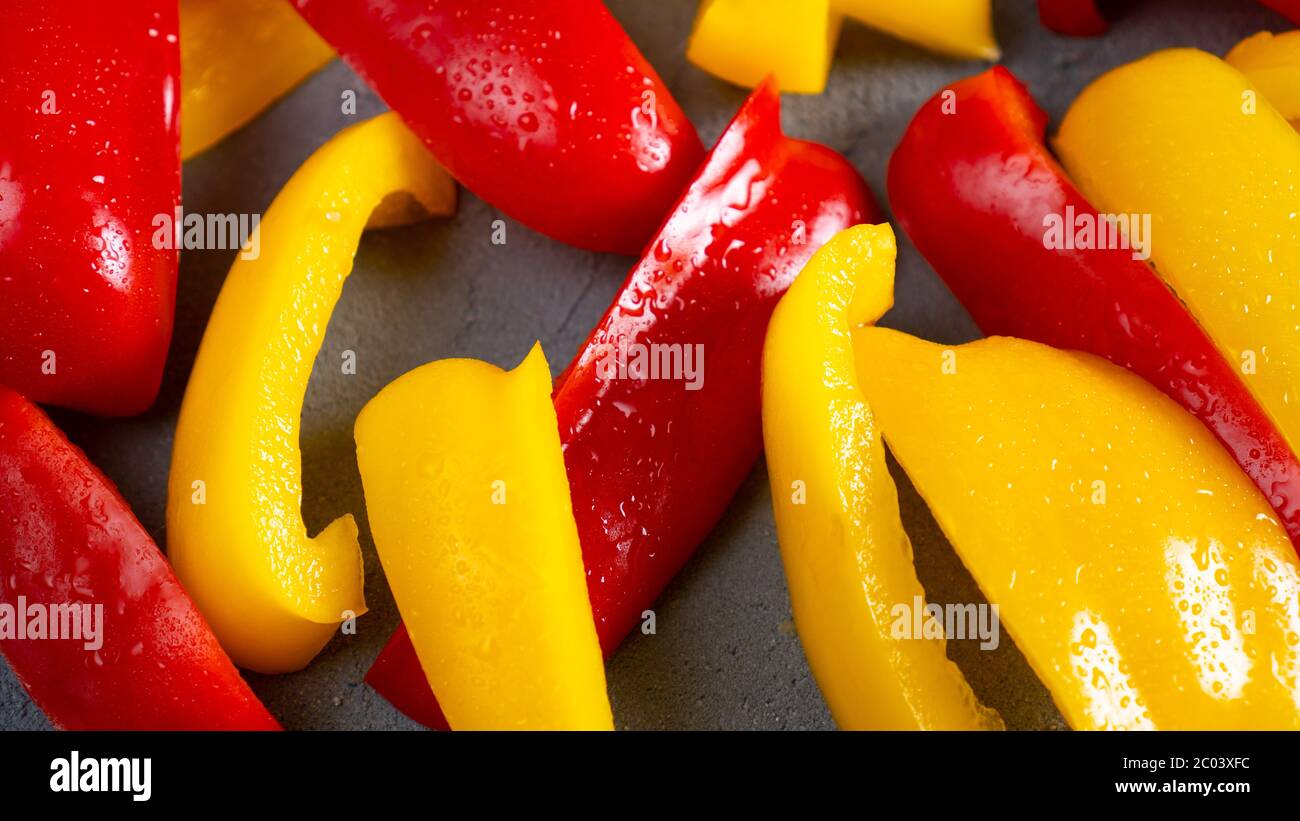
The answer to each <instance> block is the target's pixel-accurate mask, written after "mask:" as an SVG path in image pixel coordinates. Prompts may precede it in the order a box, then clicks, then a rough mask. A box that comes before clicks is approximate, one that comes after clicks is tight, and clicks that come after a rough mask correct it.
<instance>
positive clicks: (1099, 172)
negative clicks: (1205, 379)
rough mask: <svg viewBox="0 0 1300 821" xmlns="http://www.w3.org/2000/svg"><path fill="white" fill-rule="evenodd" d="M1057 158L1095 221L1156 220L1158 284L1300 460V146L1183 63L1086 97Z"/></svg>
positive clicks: (1179, 55)
mask: <svg viewBox="0 0 1300 821" xmlns="http://www.w3.org/2000/svg"><path fill="white" fill-rule="evenodd" d="M1056 145H1057V148H1058V150H1059V152H1060V154H1061V157H1062V159H1063V160H1064V162H1065V165H1066V167H1067V168H1068V169H1069V171H1070V174H1071V175H1072V177H1073V178H1074V180H1075V182H1076V183H1077V184H1078V186H1079V188H1080V189H1082V191H1083V192H1084V194H1085V195H1086V196H1087V197H1088V199H1089V200H1091V202H1092V203H1093V205H1095V206H1097V208H1098V209H1099V210H1100V211H1102V212H1103V213H1114V214H1138V215H1148V214H1149V215H1150V216H1151V237H1150V245H1151V251H1152V261H1153V262H1154V263H1155V267H1156V270H1157V271H1158V272H1159V273H1160V275H1161V276H1162V277H1163V278H1164V279H1165V281H1166V282H1167V283H1168V284H1169V285H1170V287H1172V288H1173V290H1174V291H1175V292H1176V293H1177V294H1178V296H1179V297H1181V298H1182V300H1183V301H1184V302H1185V303H1186V304H1187V307H1188V308H1189V309H1190V310H1191V312H1192V314H1193V315H1194V316H1195V317H1196V319H1197V320H1198V321H1199V322H1200V323H1201V326H1202V327H1204V328H1205V330H1206V331H1207V332H1208V333H1209V335H1210V338H1211V339H1213V340H1214V342H1215V344H1216V345H1217V346H1218V347H1219V349H1220V350H1221V351H1223V352H1224V355H1225V356H1226V357H1227V358H1228V359H1229V361H1231V362H1234V363H1238V364H1239V369H1240V370H1241V372H1242V374H1243V378H1244V380H1245V382H1246V384H1247V386H1248V387H1249V388H1250V390H1251V391H1252V393H1253V394H1254V395H1255V397H1256V399H1258V400H1259V403H1260V404H1261V405H1262V406H1263V407H1264V409H1265V410H1266V411H1267V412H1268V414H1269V415H1270V417H1271V418H1272V420H1273V422H1274V424H1276V425H1277V427H1278V430H1279V431H1281V433H1282V435H1283V436H1284V437H1286V439H1287V442H1288V443H1289V444H1290V445H1291V449H1292V450H1293V451H1296V452H1300V390H1298V389H1300V276H1298V275H1297V274H1300V134H1297V133H1296V131H1295V129H1293V128H1291V126H1290V125H1289V124H1288V123H1287V121H1286V120H1285V119H1283V117H1282V116H1281V115H1280V114H1279V113H1278V112H1277V111H1276V110H1275V109H1274V108H1273V107H1272V106H1271V105H1270V104H1269V103H1268V101H1267V100H1265V99H1263V98H1261V97H1260V95H1259V93H1258V92H1257V90H1256V89H1255V88H1254V87H1253V86H1252V85H1251V84H1250V81H1249V80H1247V79H1246V77H1244V76H1243V75H1242V74H1241V73H1240V72H1238V71H1237V70H1236V69H1234V68H1232V67H1231V66H1229V65H1228V64H1227V63H1224V62H1223V61H1222V60H1219V59H1218V58H1217V57H1213V56H1211V55H1209V54H1206V53H1204V52H1200V51H1195V50H1192V49H1176V50H1170V51H1163V52H1159V53H1157V54H1154V55H1152V56H1150V57H1147V58H1145V59H1142V60H1139V61H1137V62H1135V63H1131V64H1129V65H1126V66H1123V67H1121V68H1118V69H1115V70H1114V71H1112V72H1110V73H1109V74H1106V75H1104V76H1103V77H1101V78H1100V79H1098V80H1097V81H1096V82H1094V83H1093V84H1092V85H1090V86H1089V87H1088V88H1087V89H1085V90H1084V92H1083V94H1081V95H1080V96H1079V98H1078V99H1077V100H1076V101H1075V103H1074V105H1073V106H1071V107H1070V110H1069V112H1068V113H1067V114H1066V117H1065V121H1064V122H1063V123H1062V125H1061V131H1060V135H1059V137H1058V138H1057V142H1056ZM1292 391H1296V392H1297V395H1296V396H1291V393H1292ZM1206 401H1213V397H1206ZM1296 502H1300V500H1292V503H1296Z"/></svg>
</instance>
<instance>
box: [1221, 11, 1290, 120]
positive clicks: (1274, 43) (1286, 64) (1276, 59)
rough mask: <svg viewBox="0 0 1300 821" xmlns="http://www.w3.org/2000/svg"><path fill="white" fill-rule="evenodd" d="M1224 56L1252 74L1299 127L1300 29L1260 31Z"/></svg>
mask: <svg viewBox="0 0 1300 821" xmlns="http://www.w3.org/2000/svg"><path fill="white" fill-rule="evenodd" d="M1224 59H1225V60H1227V61H1228V65H1230V66H1232V67H1233V68H1235V69H1237V70H1238V71H1240V72H1241V73H1242V74H1245V75H1246V76H1247V77H1249V78H1250V81H1251V82H1252V83H1253V84H1254V85H1255V87H1256V88H1258V89H1259V90H1260V92H1261V93H1262V94H1263V95H1264V98H1265V99H1267V100H1268V101H1269V102H1270V103H1271V104H1272V105H1273V107H1274V108H1276V109H1277V110H1278V113H1279V114H1281V115H1282V116H1283V117H1286V118H1287V119H1288V120H1290V121H1291V125H1292V126H1294V127H1296V128H1300V31H1288V32H1285V33H1283V34H1272V33H1270V32H1267V31H1261V32H1260V33H1259V34H1256V35H1254V36H1252V37H1247V38H1246V39H1245V40H1242V41H1241V42H1240V43H1238V44H1237V45H1236V46H1235V47H1234V48H1233V49H1232V51H1230V52H1228V56H1227V57H1225V58H1224Z"/></svg>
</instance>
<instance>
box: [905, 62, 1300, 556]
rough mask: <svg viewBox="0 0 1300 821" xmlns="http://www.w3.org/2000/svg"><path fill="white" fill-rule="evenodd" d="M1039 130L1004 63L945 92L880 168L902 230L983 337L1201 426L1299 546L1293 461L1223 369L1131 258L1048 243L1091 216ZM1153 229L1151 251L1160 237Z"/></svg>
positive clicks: (1298, 471)
mask: <svg viewBox="0 0 1300 821" xmlns="http://www.w3.org/2000/svg"><path fill="white" fill-rule="evenodd" d="M1046 124H1047V115H1045V114H1044V113H1043V112H1042V111H1041V110H1040V109H1039V108H1038V106H1037V105H1035V104H1034V101H1033V100H1032V99H1031V98H1030V96H1029V93H1028V92H1027V91H1026V90H1025V87H1024V86H1023V85H1022V84H1021V83H1020V82H1019V81H1018V80H1016V78H1015V77H1014V76H1012V75H1011V73H1010V72H1008V71H1007V70H1006V69H1004V68H1002V67H997V68H994V69H990V70H989V71H986V72H984V73H983V74H980V75H978V76H975V77H972V78H969V79H966V80H962V81H961V82H958V83H954V84H953V85H951V86H949V87H948V88H946V89H944V91H943V92H941V93H940V94H939V95H937V96H936V97H934V98H933V99H931V100H930V101H929V102H927V103H926V104H925V105H924V106H923V107H922V108H921V110H920V111H919V112H918V113H917V115H916V117H915V118H914V119H913V120H912V123H911V125H910V126H909V127H908V129H907V132H906V133H905V134H904V135H903V139H902V141H901V142H900V143H899V145H898V148H897V150H895V152H894V155H893V157H892V159H891V161H890V164H889V198H890V202H891V203H892V204H893V207H894V213H895V215H896V216H897V218H898V221H899V223H900V224H901V225H902V226H903V228H904V230H906V231H907V233H908V235H909V236H910V237H911V238H912V241H913V242H915V243H916V246H917V248H918V249H919V250H920V251H921V253H922V254H924V255H925V257H926V259H927V260H929V262H930V264H931V265H933V266H934V269H935V271H937V272H938V273H939V275H940V276H941V277H943V279H944V281H945V282H946V283H947V284H948V287H950V288H951V289H952V291H953V293H954V294H955V295H956V296H957V298H958V299H959V300H961V303H962V305H964V306H965V307H966V310H967V311H969V312H970V314H971V317H972V318H973V319H974V320H975V322H976V324H978V325H979V326H980V329H981V330H983V331H984V333H986V334H996V335H1005V336H1015V337H1021V338H1024V339H1031V340H1035V341H1038V342H1043V343H1046V344H1048V345H1052V346H1053V347H1057V348H1069V349H1074V350H1081V351H1087V352H1089V353H1094V354H1097V355H1098V356H1103V357H1105V358H1106V359H1109V360H1110V361H1112V362H1114V363H1115V364H1117V365H1121V366H1123V367H1125V368H1128V369H1129V370H1131V371H1133V372H1134V373H1136V374H1138V375H1139V376H1141V377H1142V378H1143V379H1146V380H1147V381H1148V382H1150V383H1151V384H1153V385H1155V386H1156V387H1157V388H1159V389H1160V390H1161V391H1163V392H1164V393H1165V394H1167V395H1168V396H1169V397H1170V398H1171V399H1173V400H1174V401H1175V402H1177V403H1179V404H1180V405H1182V406H1183V407H1184V408H1185V409H1186V410H1188V411H1189V412H1190V413H1191V414H1192V415H1194V416H1195V417H1196V418H1198V419H1199V420H1201V422H1202V423H1204V424H1205V426H1206V427H1208V428H1209V429H1210V431H1211V432H1213V433H1214V435H1215V436H1216V437H1217V438H1218V439H1219V441H1220V442H1221V443H1222V444H1223V446H1224V447H1225V448H1226V449H1227V450H1228V452H1230V453H1231V454H1232V456H1233V458H1234V459H1236V461H1237V463H1238V464H1239V465H1240V466H1241V468H1242V470H1244V471H1245V472H1246V474H1247V475H1248V476H1250V478H1251V479H1252V480H1253V481H1254V482H1255V484H1256V486H1257V487H1259V489H1260V491H1261V492H1262V493H1263V494H1264V496H1265V497H1266V498H1268V499H1269V500H1270V502H1271V503H1272V504H1273V505H1274V508H1275V511H1276V513H1277V515H1278V517H1279V519H1280V520H1281V521H1282V523H1283V525H1284V526H1285V527H1286V530H1287V533H1288V534H1289V535H1290V536H1291V538H1292V540H1293V541H1294V542H1295V543H1296V544H1297V545H1300V463H1298V462H1297V461H1296V458H1295V455H1294V453H1293V452H1292V450H1291V447H1290V446H1289V445H1288V443H1287V440H1286V438H1285V437H1283V435H1282V434H1281V433H1280V432H1279V431H1278V430H1277V428H1276V427H1275V426H1274V424H1273V422H1272V420H1271V419H1270V418H1269V416H1268V414H1267V413H1266V412H1265V411H1264V409H1263V408H1262V407H1261V406H1260V404H1259V403H1258V402H1257V401H1256V400H1255V398H1254V397H1253V396H1252V395H1251V393H1250V390H1249V389H1248V388H1247V387H1246V383H1245V382H1243V377H1242V376H1241V374H1240V373H1239V372H1238V371H1237V368H1236V366H1235V365H1234V364H1233V362H1231V361H1229V360H1227V359H1225V358H1224V355H1223V354H1221V353H1220V352H1219V350H1218V349H1217V348H1216V347H1215V345H1214V342H1213V341H1211V339H1210V337H1209V336H1207V335H1206V333H1205V332H1204V331H1203V330H1201V327H1200V326H1199V325H1198V324H1197V323H1196V320H1195V319H1193V318H1192V316H1191V314H1189V313H1188V312H1187V309H1186V308H1184V307H1183V304H1182V302H1180V301H1179V299H1178V297H1177V296H1175V295H1174V294H1173V293H1171V292H1170V290H1169V288H1168V286H1166V285H1165V283H1164V282H1163V281H1161V279H1160V277H1159V275H1157V274H1156V273H1155V271H1154V270H1152V268H1151V267H1150V266H1149V265H1148V264H1147V263H1146V262H1145V261H1143V260H1142V259H1135V258H1134V253H1133V251H1132V250H1130V249H1127V248H1119V247H1111V248H1072V249H1066V248H1064V247H1060V244H1059V243H1055V244H1054V247H1050V248H1049V247H1048V243H1047V242H1045V237H1046V236H1047V231H1048V228H1047V225H1048V221H1049V219H1051V218H1056V219H1058V220H1061V221H1064V220H1065V219H1066V218H1067V216H1068V215H1069V214H1074V215H1075V219H1076V220H1077V219H1079V218H1080V217H1082V218H1083V219H1084V220H1093V221H1094V223H1095V222H1096V220H1097V218H1098V214H1097V210H1096V209H1095V208H1093V206H1092V205H1091V204H1090V203H1089V202H1088V201H1087V200H1086V199H1084V197H1083V195H1082V194H1080V193H1079V191H1078V190H1077V189H1076V188H1075V187H1074V185H1073V183H1071V182H1070V179H1069V177H1068V176H1067V175H1066V173H1065V171H1064V169H1062V168H1061V166H1060V165H1059V164H1058V163H1057V162H1056V160H1055V159H1054V158H1053V157H1052V156H1051V154H1050V153H1049V152H1048V150H1047V147H1046V146H1045V145H1044V144H1043V134H1044V130H1045V127H1046ZM1066 230H1067V231H1070V232H1073V231H1074V225H1073V224H1071V225H1068V226H1067V227H1066ZM1153 233H1154V236H1152V237H1147V241H1148V242H1149V243H1150V246H1151V247H1152V248H1155V247H1157V246H1159V245H1160V244H1161V243H1162V242H1166V241H1168V240H1166V239H1165V238H1164V237H1162V236H1161V235H1160V234H1159V233H1157V232H1153Z"/></svg>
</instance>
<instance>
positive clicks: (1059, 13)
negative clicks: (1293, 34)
mask: <svg viewBox="0 0 1300 821" xmlns="http://www.w3.org/2000/svg"><path fill="white" fill-rule="evenodd" d="M1259 2H1260V3H1261V4H1263V5H1264V6H1267V7H1268V8H1270V9H1273V10H1274V11H1276V12H1278V13H1280V14H1282V15H1283V16H1284V17H1286V18H1287V19H1289V20H1290V21H1291V22H1293V23H1295V24H1297V25H1300V0H1259ZM1128 5H1131V0H1038V17H1039V19H1040V20H1042V21H1043V25H1045V26H1047V27H1048V28H1049V29H1051V30H1052V31H1055V32H1057V33H1058V34H1067V35H1069V36H1071V37H1096V36H1097V35H1100V34H1105V33H1106V31H1107V30H1108V29H1109V28H1110V21H1111V20H1112V19H1113V18H1114V17H1115V16H1117V15H1118V14H1119V13H1120V12H1121V11H1123V10H1124V8H1125V7H1126V6H1128Z"/></svg>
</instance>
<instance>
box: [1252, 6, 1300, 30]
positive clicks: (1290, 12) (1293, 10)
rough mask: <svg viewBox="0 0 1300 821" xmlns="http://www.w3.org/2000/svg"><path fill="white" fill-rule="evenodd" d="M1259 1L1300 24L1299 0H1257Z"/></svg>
mask: <svg viewBox="0 0 1300 821" xmlns="http://www.w3.org/2000/svg"><path fill="white" fill-rule="evenodd" d="M1259 2H1261V3H1263V4H1264V5H1265V6H1268V7H1269V8H1270V9H1272V10H1273V11H1276V12H1277V13H1278V14H1280V15H1282V16H1283V17H1285V18H1286V19H1288V20H1290V21H1291V22H1292V23H1295V24H1296V25H1297V26H1300V0H1259Z"/></svg>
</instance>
